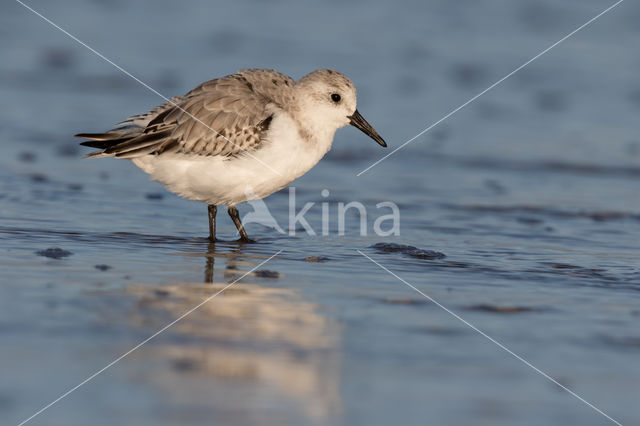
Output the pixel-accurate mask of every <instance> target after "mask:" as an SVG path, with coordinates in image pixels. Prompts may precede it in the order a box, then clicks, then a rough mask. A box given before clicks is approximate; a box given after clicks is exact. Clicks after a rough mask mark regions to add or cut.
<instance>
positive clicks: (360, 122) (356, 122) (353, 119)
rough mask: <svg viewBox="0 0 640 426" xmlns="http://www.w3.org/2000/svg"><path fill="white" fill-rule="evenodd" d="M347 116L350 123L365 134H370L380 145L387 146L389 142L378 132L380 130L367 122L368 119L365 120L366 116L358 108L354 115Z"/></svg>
mask: <svg viewBox="0 0 640 426" xmlns="http://www.w3.org/2000/svg"><path fill="white" fill-rule="evenodd" d="M347 118H348V119H349V120H350V121H349V124H351V125H352V126H354V127H357V128H358V129H360V130H362V132H363V133H364V134H365V135H367V136H369V137H370V138H371V139H373V140H374V141H376V142H378V143H379V144H380V145H382V146H384V147H386V146H387V143H386V142H385V141H384V139H382V137H381V136H380V135H379V134H378V132H376V131H375V130H374V128H373V127H371V124H369V123H367V120H365V119H364V117H363V116H361V115H360V113H359V112H358V110H356V111H355V112H354V113H353V114H352V115H350V116H348V117H347Z"/></svg>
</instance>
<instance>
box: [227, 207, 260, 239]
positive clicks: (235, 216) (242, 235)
mask: <svg viewBox="0 0 640 426" xmlns="http://www.w3.org/2000/svg"><path fill="white" fill-rule="evenodd" d="M227 211H228V212H229V216H231V220H233V223H235V224H236V228H238V232H239V233H240V241H243V242H245V243H253V242H254V241H253V240H252V239H251V238H249V237H248V236H247V233H246V232H245V230H244V226H242V221H241V220H240V216H239V215H238V209H236V208H235V207H227Z"/></svg>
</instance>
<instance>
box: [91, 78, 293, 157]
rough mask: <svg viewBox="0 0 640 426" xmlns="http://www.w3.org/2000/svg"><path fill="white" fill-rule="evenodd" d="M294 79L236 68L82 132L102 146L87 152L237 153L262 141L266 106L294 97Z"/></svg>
mask: <svg viewBox="0 0 640 426" xmlns="http://www.w3.org/2000/svg"><path fill="white" fill-rule="evenodd" d="M293 84H294V83H293V80H292V79H291V78H289V77H287V76H285V75H283V74H280V73H278V72H276V71H272V70H245V71H240V72H239V73H238V74H233V75H230V76H227V77H223V78H219V79H215V80H211V81H207V82H205V83H203V84H201V85H200V86H198V87H196V88H195V89H194V90H192V91H191V92H189V93H187V94H186V95H184V96H181V97H177V98H173V99H172V100H171V101H172V102H167V103H165V104H163V105H160V106H159V107H157V108H155V109H153V110H152V111H150V112H148V113H146V114H140V115H136V116H132V117H129V118H128V119H127V120H125V121H123V122H122V123H120V127H117V128H115V129H113V130H112V131H110V132H108V133H104V134H93V135H92V134H83V135H82V137H86V138H88V139H91V140H92V141H99V142H90V143H86V145H89V146H94V147H100V148H104V149H103V150H102V151H98V152H95V153H92V154H90V155H89V156H96V157H99V156H115V157H121V158H133V157H139V156H142V155H149V154H156V155H160V154H162V153H165V152H178V153H185V154H195V155H207V156H213V155H221V156H235V155H240V154H242V153H244V152H246V151H251V150H254V149H257V148H258V147H259V146H260V144H261V142H262V140H263V139H262V135H263V133H264V132H265V131H266V130H267V129H268V128H269V124H270V122H271V117H272V116H271V111H272V109H271V108H268V106H269V105H274V106H276V107H280V108H282V107H283V105H284V104H285V103H286V102H287V100H289V99H288V98H291V97H292V96H293V94H292V87H293ZM174 103H175V104H174ZM132 129H134V130H132ZM135 129H137V131H136V130H135ZM92 136H93V137H92ZM112 141H113V142H114V143H111V142H112Z"/></svg>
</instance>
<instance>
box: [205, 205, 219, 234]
mask: <svg viewBox="0 0 640 426" xmlns="http://www.w3.org/2000/svg"><path fill="white" fill-rule="evenodd" d="M207 208H208V209H209V241H211V242H212V243H214V242H215V241H216V212H217V211H218V208H217V207H216V206H215V204H209V205H208V206H207Z"/></svg>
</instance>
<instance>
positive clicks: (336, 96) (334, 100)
mask: <svg viewBox="0 0 640 426" xmlns="http://www.w3.org/2000/svg"><path fill="white" fill-rule="evenodd" d="M340 99H342V98H341V97H340V95H339V94H337V93H334V94H332V95H331V100H332V101H333V102H335V103H338V102H340Z"/></svg>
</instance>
